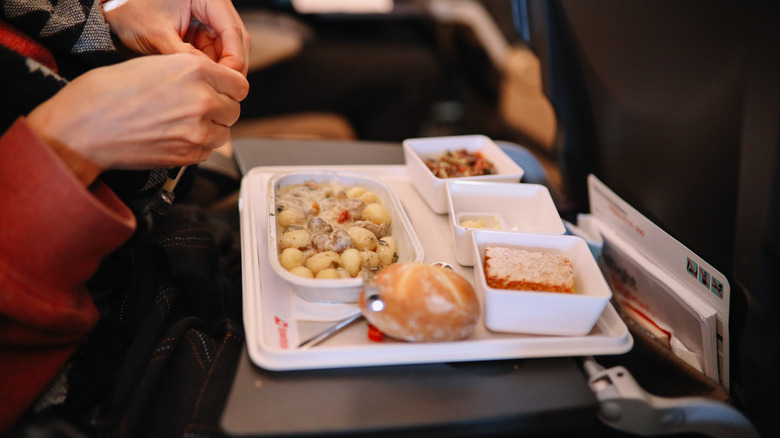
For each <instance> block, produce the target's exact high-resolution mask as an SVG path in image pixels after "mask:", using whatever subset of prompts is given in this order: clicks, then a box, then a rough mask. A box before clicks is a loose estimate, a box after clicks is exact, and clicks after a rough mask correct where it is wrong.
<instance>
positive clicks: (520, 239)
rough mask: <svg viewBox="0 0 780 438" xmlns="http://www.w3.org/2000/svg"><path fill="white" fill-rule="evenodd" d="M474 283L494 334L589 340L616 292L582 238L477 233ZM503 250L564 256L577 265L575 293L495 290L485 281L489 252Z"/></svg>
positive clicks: (489, 231) (486, 323)
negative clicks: (487, 252)
mask: <svg viewBox="0 0 780 438" xmlns="http://www.w3.org/2000/svg"><path fill="white" fill-rule="evenodd" d="M472 241H473V250H474V279H475V283H476V287H477V289H478V290H479V291H480V292H481V293H482V296H483V299H484V309H485V326H486V327H487V328H488V329H489V330H491V331H494V332H506V333H527V334H538V335H563V336H584V335H587V334H588V333H590V331H591V330H592V329H593V326H594V325H595V324H596V321H598V319H599V317H600V316H601V313H602V312H603V311H604V308H605V306H606V305H607V303H608V302H609V300H610V299H611V298H612V291H611V290H610V289H609V286H607V282H606V280H605V279H604V276H603V275H602V273H601V270H600V269H599V267H598V265H597V264H596V260H595V259H594V258H593V255H592V254H591V252H590V250H589V249H588V245H587V243H585V241H584V240H583V239H582V238H580V237H577V236H570V235H544V234H526V233H507V232H502V231H491V230H476V231H475V232H474V233H473V234H472ZM492 246H500V247H507V248H516V249H524V250H527V251H539V252H546V253H551V254H558V255H562V256H564V257H568V258H569V260H570V261H571V264H572V266H573V267H574V291H575V292H574V293H573V294H567V293H556V292H538V291H521V290H507V289H495V288H492V287H489V286H488V285H487V281H486V280H485V270H484V264H483V262H484V259H485V248H487V247H492Z"/></svg>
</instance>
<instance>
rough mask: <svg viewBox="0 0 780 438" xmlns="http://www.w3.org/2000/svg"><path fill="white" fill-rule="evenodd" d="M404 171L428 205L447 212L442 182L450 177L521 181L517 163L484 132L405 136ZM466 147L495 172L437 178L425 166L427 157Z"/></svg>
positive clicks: (439, 211)
mask: <svg viewBox="0 0 780 438" xmlns="http://www.w3.org/2000/svg"><path fill="white" fill-rule="evenodd" d="M403 148H404V159H405V161H406V174H407V175H408V176H409V180H410V181H411V183H412V185H413V186H414V188H415V189H417V191H418V192H419V193H420V195H422V197H423V199H425V202H426V203H427V204H428V206H429V207H430V208H431V210H433V211H434V212H435V213H437V214H445V213H447V193H446V189H445V183H446V182H447V181H453V180H471V181H492V182H520V179H521V178H522V177H523V169H522V168H521V167H520V166H518V165H517V163H515V162H514V161H513V160H512V159H511V158H510V157H509V156H508V155H507V154H505V153H504V151H502V150H501V148H499V147H498V145H496V144H495V143H494V142H493V141H492V140H491V139H489V138H488V137H485V136H484V135H458V136H449V137H430V138H415V139H407V140H404V142H403ZM458 149H466V150H467V151H469V152H479V153H481V154H482V156H483V157H484V158H485V159H487V160H489V161H491V162H492V163H493V164H494V165H495V166H496V172H497V173H496V174H494V175H481V176H467V177H458V178H439V177H437V176H436V175H434V174H433V172H431V170H430V169H428V166H426V165H425V161H424V160H425V159H426V158H435V157H436V156H438V155H440V154H443V153H445V152H447V151H455V150H458Z"/></svg>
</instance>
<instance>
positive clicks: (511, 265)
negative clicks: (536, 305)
mask: <svg viewBox="0 0 780 438" xmlns="http://www.w3.org/2000/svg"><path fill="white" fill-rule="evenodd" d="M484 267H485V279H486V280H487V284H488V286H490V287H492V288H496V289H514V290H532V291H545V292H563V293H574V268H573V267H572V264H571V261H570V260H569V259H568V258H566V257H564V256H561V255H557V254H549V253H544V252H536V251H526V250H523V249H516V248H505V247H499V246H491V247H487V248H485V262H484Z"/></svg>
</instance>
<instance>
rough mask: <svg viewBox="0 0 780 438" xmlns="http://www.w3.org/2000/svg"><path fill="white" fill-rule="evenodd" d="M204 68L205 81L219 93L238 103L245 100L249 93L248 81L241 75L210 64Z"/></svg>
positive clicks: (219, 65) (229, 69) (218, 65)
mask: <svg viewBox="0 0 780 438" xmlns="http://www.w3.org/2000/svg"><path fill="white" fill-rule="evenodd" d="M204 67H205V71H206V78H207V80H208V81H209V83H210V84H211V86H212V87H214V89H215V90H217V91H218V92H219V93H222V94H226V95H227V96H229V97H230V98H232V99H233V100H236V101H238V102H240V101H242V100H244V99H245V98H246V96H247V94H248V93H249V81H247V79H246V77H245V76H244V75H243V74H241V73H239V72H238V71H236V70H233V69H231V68H228V67H225V66H224V65H222V64H215V63H210V64H209V65H206V66H204Z"/></svg>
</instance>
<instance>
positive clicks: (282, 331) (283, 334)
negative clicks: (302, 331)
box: [274, 316, 290, 350]
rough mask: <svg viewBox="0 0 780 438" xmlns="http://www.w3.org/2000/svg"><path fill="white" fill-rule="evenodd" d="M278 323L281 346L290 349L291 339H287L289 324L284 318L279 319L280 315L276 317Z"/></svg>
mask: <svg viewBox="0 0 780 438" xmlns="http://www.w3.org/2000/svg"><path fill="white" fill-rule="evenodd" d="M274 322H275V323H276V330H277V331H278V332H279V347H281V348H283V349H285V350H286V349H288V348H289V347H290V341H289V339H287V327H288V326H289V325H288V324H287V323H286V322H284V320H281V319H279V317H278V316H275V317H274Z"/></svg>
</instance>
